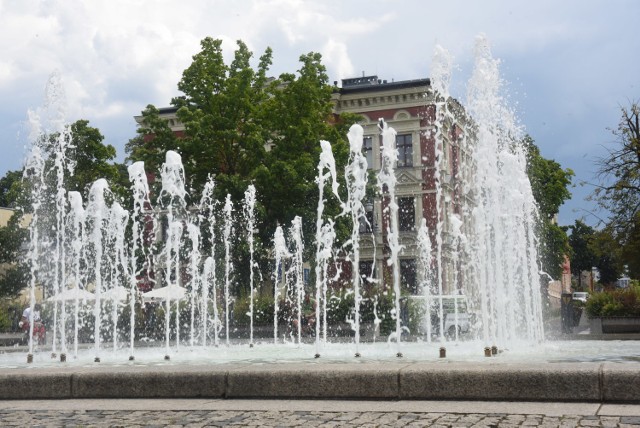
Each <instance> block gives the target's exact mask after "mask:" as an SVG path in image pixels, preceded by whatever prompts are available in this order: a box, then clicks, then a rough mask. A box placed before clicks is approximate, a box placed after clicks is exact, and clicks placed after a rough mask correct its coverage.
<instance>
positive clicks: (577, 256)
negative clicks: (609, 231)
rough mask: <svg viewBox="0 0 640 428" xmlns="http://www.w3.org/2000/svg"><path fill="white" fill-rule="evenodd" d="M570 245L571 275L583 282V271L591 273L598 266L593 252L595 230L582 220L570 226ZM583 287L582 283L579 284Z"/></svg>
mask: <svg viewBox="0 0 640 428" xmlns="http://www.w3.org/2000/svg"><path fill="white" fill-rule="evenodd" d="M569 229H570V230H571V235H569V245H570V246H571V250H572V252H571V258H570V259H571V273H572V274H573V275H575V276H576V277H577V278H578V281H581V275H580V274H581V273H582V271H591V268H592V267H593V266H595V264H596V254H595V252H594V251H593V241H594V238H595V237H594V235H595V230H594V229H593V228H592V227H591V226H589V225H587V224H586V223H584V222H583V221H581V220H576V221H575V223H574V224H573V225H572V226H569ZM579 285H580V286H582V284H581V283H579Z"/></svg>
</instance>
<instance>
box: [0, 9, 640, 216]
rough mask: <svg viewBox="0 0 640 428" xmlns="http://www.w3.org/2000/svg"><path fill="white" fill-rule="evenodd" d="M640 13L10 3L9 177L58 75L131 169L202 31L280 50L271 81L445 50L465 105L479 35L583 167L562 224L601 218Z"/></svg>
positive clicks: (539, 137)
mask: <svg viewBox="0 0 640 428" xmlns="http://www.w3.org/2000/svg"><path fill="white" fill-rule="evenodd" d="M639 17H640V2H638V1H636V0H607V1H605V0H602V1H596V0H563V1H561V2H559V1H554V0H538V1H535V2H531V1H524V0H522V1H521V0H512V1H508V0H502V1H499V0H485V1H471V0H468V1H462V0H449V1H446V2H443V1H432V0H366V1H365V0H184V1H181V2H175V1H167V0H153V1H151V0H108V1H103V0H93V1H89V0H86V1H79V0H0V52H1V53H2V55H0V100H2V102H1V103H0V148H1V152H0V153H2V155H1V156H0V176H4V174H5V173H6V172H7V171H9V170H16V169H20V168H21V167H22V164H23V161H24V158H25V155H26V147H28V145H29V126H28V117H29V112H30V111H31V112H34V111H38V109H39V108H41V107H42V106H43V105H44V104H45V86H46V84H47V81H48V80H49V78H50V76H52V75H53V74H54V73H55V74H56V75H58V76H60V78H61V81H62V89H63V93H64V102H63V105H64V106H65V108H64V111H65V113H64V114H65V118H66V121H68V122H69V123H72V122H74V121H76V120H78V119H86V120H88V121H89V123H90V125H91V126H94V127H96V128H98V129H99V130H100V131H101V133H102V134H103V135H104V136H105V141H104V142H105V143H106V144H111V145H113V146H114V147H115V148H116V149H117V152H118V159H117V160H118V161H123V160H124V157H125V152H124V145H125V143H126V142H127V141H128V140H129V139H130V138H133V137H134V136H135V135H136V134H135V131H136V124H135V121H134V119H133V116H135V115H137V114H139V113H140V111H141V110H142V109H143V108H144V107H145V106H146V105H147V104H154V105H156V106H158V107H161V106H168V105H169V103H170V100H171V98H172V97H173V96H176V95H179V92H178V90H177V83H178V81H179V80H180V77H181V75H182V71H183V70H184V69H185V68H187V67H188V66H189V64H190V63H191V57H192V56H193V55H194V54H196V53H197V52H198V51H199V50H200V44H199V43H200V40H202V39H203V38H204V37H207V36H210V37H213V38H219V39H222V40H223V48H224V50H225V56H226V57H227V58H228V59H229V58H231V56H232V55H233V51H234V49H235V46H236V45H235V42H236V40H238V39H240V40H243V41H244V42H245V43H246V44H247V45H248V46H249V48H250V49H251V50H252V51H253V52H254V59H256V61H257V58H258V57H259V56H260V55H261V54H262V52H264V50H265V49H266V48H267V47H271V48H272V49H273V65H272V67H271V75H273V76H277V75H279V74H280V73H283V72H293V71H295V70H297V69H298V68H299V63H298V58H299V56H300V55H302V54H305V53H308V52H311V51H314V52H320V53H321V54H322V55H323V62H324V64H325V65H326V67H327V70H328V74H329V78H330V81H334V80H340V79H342V78H348V77H354V76H360V75H362V73H363V72H364V73H365V74H366V75H378V76H379V78H381V79H387V80H389V81H391V80H392V79H393V80H395V81H398V80H405V79H418V78H423V77H429V76H430V67H431V63H432V57H433V53H434V50H435V48H436V46H438V45H439V46H442V47H443V48H445V49H446V50H448V51H449V53H450V54H451V55H452V56H453V58H454V64H455V69H454V71H453V76H452V84H451V90H450V92H451V94H452V95H453V96H454V97H456V98H458V99H459V100H461V101H462V102H463V103H464V102H465V99H466V87H467V81H468V80H469V78H470V77H471V73H472V68H473V47H474V44H475V40H476V38H477V37H478V36H479V35H480V34H483V35H484V36H485V37H486V38H487V39H488V41H489V43H490V44H491V50H492V54H493V56H494V57H495V58H498V59H499V60H500V70H501V75H502V77H503V79H504V91H505V96H506V97H507V99H508V102H509V104H510V106H511V107H512V108H513V109H515V111H516V115H517V117H518V119H519V121H520V124H521V125H522V126H523V127H524V129H525V132H527V133H528V134H529V135H531V136H532V137H533V139H534V140H535V142H536V144H537V145H538V146H539V147H540V149H541V153H542V155H543V156H544V157H545V158H548V159H554V160H556V161H557V162H558V163H560V165H561V166H562V167H563V168H571V169H572V170H573V171H574V172H575V174H576V176H575V177H574V184H575V187H573V188H572V189H571V191H572V193H573V197H572V199H571V200H570V201H568V202H566V203H565V204H564V205H563V206H562V207H561V211H560V215H559V223H560V224H561V225H568V224H572V223H573V222H574V221H575V220H576V219H579V218H580V219H583V220H584V221H586V222H587V223H588V224H591V225H596V224H597V222H598V218H599V217H600V218H602V217H604V216H606V213H604V212H600V211H598V210H597V207H596V206H595V204H594V203H593V202H591V201H588V200H586V199H585V198H586V197H587V196H588V195H589V194H590V193H591V192H592V191H593V184H594V183H597V180H596V178H595V169H596V165H595V161H596V159H597V158H599V157H602V156H605V155H606V153H607V151H606V150H607V147H609V148H611V147H613V145H614V142H615V139H614V136H613V135H612V134H611V131H610V129H611V128H615V127H616V126H617V124H618V121H619V119H620V108H621V107H622V106H627V105H629V104H630V103H631V102H633V101H640V81H639V79H640V37H638V35H637V20H638V18H639ZM585 183H586V184H585Z"/></svg>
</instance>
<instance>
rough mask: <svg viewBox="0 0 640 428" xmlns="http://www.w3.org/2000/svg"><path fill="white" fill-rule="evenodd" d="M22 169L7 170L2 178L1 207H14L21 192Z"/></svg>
mask: <svg viewBox="0 0 640 428" xmlns="http://www.w3.org/2000/svg"><path fill="white" fill-rule="evenodd" d="M21 182H22V171H20V170H16V171H7V173H6V174H5V175H4V177H2V178H0V207H7V208H14V207H15V206H16V203H17V201H18V200H19V196H20V192H21Z"/></svg>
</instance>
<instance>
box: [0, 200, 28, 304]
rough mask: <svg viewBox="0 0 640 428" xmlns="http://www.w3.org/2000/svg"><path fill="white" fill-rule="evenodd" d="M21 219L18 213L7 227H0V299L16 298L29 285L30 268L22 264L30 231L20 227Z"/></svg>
mask: <svg viewBox="0 0 640 428" xmlns="http://www.w3.org/2000/svg"><path fill="white" fill-rule="evenodd" d="M21 218H22V217H21V215H20V213H18V212H16V213H14V215H13V216H12V217H11V219H10V220H9V222H8V224H7V226H5V227H0V298H2V297H15V296H17V295H18V293H19V292H20V290H22V289H23V288H24V287H26V286H27V285H28V278H27V272H28V266H27V265H26V264H25V263H23V262H21V253H22V251H23V245H24V243H25V242H26V240H27V237H28V230H27V229H24V228H22V227H20V220H21Z"/></svg>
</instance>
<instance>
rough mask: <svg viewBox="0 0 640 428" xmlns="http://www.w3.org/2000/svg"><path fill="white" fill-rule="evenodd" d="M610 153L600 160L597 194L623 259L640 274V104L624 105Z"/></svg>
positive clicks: (613, 131)
mask: <svg viewBox="0 0 640 428" xmlns="http://www.w3.org/2000/svg"><path fill="white" fill-rule="evenodd" d="M620 110H621V117H620V122H619V123H618V127H617V128H615V129H612V130H611V132H612V134H613V135H614V137H615V141H614V143H613V144H614V146H613V148H610V149H608V154H607V156H605V157H603V158H601V159H599V160H598V161H597V166H598V171H597V176H598V179H599V181H600V185H599V186H598V187H597V188H596V190H595V191H594V194H593V197H594V198H595V200H596V201H597V202H598V203H599V205H600V206H601V207H602V208H603V209H604V210H605V211H608V212H609V213H610V217H609V220H608V223H607V227H606V228H607V229H610V235H611V236H612V237H613V238H614V239H615V240H616V241H617V243H618V245H619V250H620V251H619V258H620V260H619V261H620V263H623V264H626V265H627V266H628V267H629V273H630V275H631V276H632V277H635V278H637V277H639V276H640V105H639V104H638V103H637V102H633V103H631V105H630V106H629V107H621V108H620Z"/></svg>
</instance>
